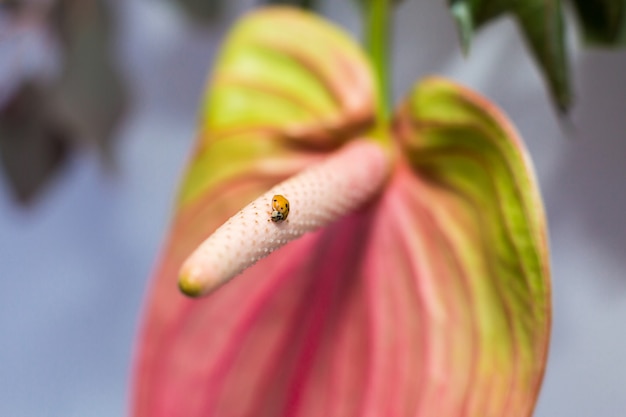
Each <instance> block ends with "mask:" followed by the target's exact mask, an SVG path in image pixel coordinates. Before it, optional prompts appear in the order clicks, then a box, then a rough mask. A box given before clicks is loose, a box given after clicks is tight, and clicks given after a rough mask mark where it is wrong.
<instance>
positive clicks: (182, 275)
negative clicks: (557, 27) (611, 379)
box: [133, 8, 550, 417]
mask: <svg viewBox="0 0 626 417" xmlns="http://www.w3.org/2000/svg"><path fill="white" fill-rule="evenodd" d="M379 94H380V92H379V87H378V86H377V83H376V82H375V81H374V76H373V71H372V69H371V67H370V64H369V62H368V59H367V58H366V57H365V55H364V54H363V53H362V52H361V51H360V49H359V48H358V47H357V46H356V45H355V44H354V43H353V42H352V41H351V40H350V39H349V38H348V36H347V35H345V34H344V33H343V32H342V31H341V30H340V29H338V28H336V27H334V26H333V25H331V24H330V23H328V22H326V21H324V20H322V19H321V18H318V17H316V16H315V15H312V14H308V13H305V12H301V11H297V10H294V9H289V8H268V9H261V10H258V11H255V12H253V13H251V14H249V15H247V16H246V17H244V18H243V19H242V20H241V21H240V22H239V24H238V25H237V26H236V27H235V28H234V29H233V31H232V32H231V33H230V35H229V36H228V39H227V41H226V42H225V45H224V47H223V50H222V53H221V56H220V58H219V60H218V63H217V66H216V68H215V70H214V73H213V76H212V79H211V82H210V85H209V87H208V93H207V95H206V99H205V101H204V103H203V105H202V110H201V114H200V116H201V117H200V126H199V129H198V142H197V147H196V150H195V152H194V155H193V158H192V160H191V163H190V166H189V169H188V172H187V175H186V178H185V180H184V183H183V186H182V190H181V193H180V196H179V200H178V206H177V212H176V216H175V218H174V222H173V225H172V229H171V233H170V236H169V239H168V241H167V243H166V245H165V249H164V251H163V255H162V258H161V262H160V264H159V266H158V268H157V270H156V273H155V276H154V281H153V287H152V288H151V291H150V294H149V299H148V304H147V309H146V313H145V314H146V315H145V321H144V327H143V331H142V334H141V336H140V340H139V346H138V355H137V367H136V376H135V381H134V393H133V415H134V416H136V417H159V416H164V417H165V416H167V417H172V416H184V417H196V416H198V417H199V416H219V417H237V416H272V417H276V416H298V417H300V416H315V417H319V416H325V417H327V416H328V417H330V416H340V417H352V416H354V417H356V416H386V417H395V416H398V417H399V416H437V417H444V416H477V417H478V416H480V417H485V416H506V417H516V416H528V415H530V414H531V413H532V410H533V407H534V404H535V401H536V398H537V394H538V390H539V387H540V384H541V380H542V375H543V371H544V367H545V363H546V353H547V345H548V338H549V325H550V294H549V271H548V260H547V244H546V236H545V228H546V226H545V221H544V215H543V209H542V205H541V201H540V198H539V195H538V192H537V186H536V182H535V180H534V177H533V173H532V169H531V166H530V161H529V160H528V157H527V155H526V151H525V150H524V148H523V145H522V143H521V142H520V140H519V139H518V137H517V135H516V133H515V131H514V129H513V128H512V126H511V125H510V124H509V122H508V121H507V120H506V118H505V117H504V116H503V115H502V114H501V113H500V112H499V111H498V110H497V109H496V108H495V107H494V106H493V105H492V104H490V103H489V102H487V101H486V100H485V99H484V98H481V97H479V96H478V95H477V94H475V93H473V92H471V91H469V90H467V89H466V88H463V87H461V86H459V85H456V84H454V83H452V82H450V81H447V80H444V79H440V78H429V79H426V80H425V81H422V82H421V83H418V84H417V85H416V86H415V87H414V88H413V89H412V90H411V91H410V92H409V94H408V95H407V97H406V99H405V100H404V101H403V102H402V103H401V104H400V106H399V107H398V109H397V111H396V113H395V116H394V117H393V119H392V120H391V121H390V122H388V121H386V120H385V119H384V118H383V117H381V115H380V112H379V111H378V110H377V106H376V103H377V102H378V101H377V100H379V97H378V95H379ZM275 195H279V196H282V197H281V198H280V201H282V202H283V203H285V201H287V202H288V203H289V207H288V209H287V208H286V207H285V206H283V207H280V208H276V207H273V203H272V200H273V197H274V196H275ZM279 209H280V210H282V211H281V213H283V212H284V214H281V216H275V219H274V220H277V221H273V220H272V216H273V214H272V213H273V211H278V210H279ZM287 210H288V212H287ZM177 286H178V287H179V288H180V289H181V290H182V291H178V288H177ZM183 293H185V294H186V295H189V296H191V297H187V296H186V295H185V294H183ZM203 295H207V296H206V297H201V296H203Z"/></svg>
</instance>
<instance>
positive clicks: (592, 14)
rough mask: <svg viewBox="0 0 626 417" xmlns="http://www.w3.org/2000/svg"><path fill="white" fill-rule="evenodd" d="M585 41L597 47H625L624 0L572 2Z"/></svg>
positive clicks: (579, 0) (625, 8) (625, 16)
mask: <svg viewBox="0 0 626 417" xmlns="http://www.w3.org/2000/svg"><path fill="white" fill-rule="evenodd" d="M572 2H573V4H574V8H575V9H576V12H577V14H578V18H579V20H580V22H581V26H582V30H583V34H584V36H585V40H586V41H587V42H589V43H590V44H598V45H606V46H613V45H621V46H624V45H626V1H625V0H572Z"/></svg>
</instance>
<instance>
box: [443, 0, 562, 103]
mask: <svg viewBox="0 0 626 417" xmlns="http://www.w3.org/2000/svg"><path fill="white" fill-rule="evenodd" d="M448 4H449V6H450V12H451V13H452V16H453V18H454V19H455V21H456V23H457V27H458V30H459V34H460V38H461V44H462V46H463V49H464V50H465V51H467V50H469V46H470V42H471V36H472V33H473V31H474V30H475V29H477V28H480V27H481V26H483V25H484V24H486V23H487V22H489V21H491V20H492V19H494V18H496V17H499V16H501V15H504V14H510V15H511V16H512V17H514V18H515V20H516V21H517V22H518V24H519V26H520V28H521V30H522V33H523V35H524V37H525V39H526V42H527V44H528V45H529V47H530V49H531V51H532V53H533V55H534V56H535V59H536V60H537V62H538V63H539V65H540V66H541V69H542V71H543V73H544V75H545V77H546V82H547V84H548V86H549V88H550V91H551V93H552V97H553V100H554V102H555V104H556V105H557V107H558V108H559V109H560V110H561V111H567V109H568V108H569V107H570V105H571V102H572V95H571V87H570V81H569V71H568V60H567V52H566V49H565V45H564V39H563V10H562V6H561V1H560V0H517V1H511V0H448Z"/></svg>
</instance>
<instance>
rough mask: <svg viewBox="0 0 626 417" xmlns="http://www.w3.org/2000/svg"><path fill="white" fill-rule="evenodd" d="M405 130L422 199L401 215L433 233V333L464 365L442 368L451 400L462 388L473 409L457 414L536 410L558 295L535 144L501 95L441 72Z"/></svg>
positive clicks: (414, 191)
mask: <svg viewBox="0 0 626 417" xmlns="http://www.w3.org/2000/svg"><path fill="white" fill-rule="evenodd" d="M395 131H396V132H397V136H398V138H399V139H400V143H401V145H400V146H401V147H402V153H403V154H404V155H405V157H406V161H407V163H406V164H407V167H406V168H405V169H406V170H410V173H411V175H407V177H410V178H411V179H410V180H407V182H411V184H409V185H407V186H406V187H405V190H404V192H403V193H402V195H404V198H405V199H406V200H413V201H414V204H412V205H411V204H409V205H407V204H399V205H397V206H395V211H393V212H391V214H392V217H393V218H396V217H399V224H406V223H407V222H410V221H413V222H417V223H418V224H419V228H420V231H416V233H413V234H412V236H411V237H409V236H408V235H405V237H404V239H405V240H406V239H414V240H415V239H418V237H417V236H422V237H423V236H428V238H427V239H425V241H424V244H419V245H416V247H419V248H425V249H427V250H428V252H426V253H422V250H419V251H417V252H414V259H415V262H416V263H418V264H421V267H422V268H426V270H427V271H429V273H428V274H427V275H426V276H425V277H422V278H421V279H419V281H420V282H421V284H420V285H421V291H423V292H425V294H423V298H424V300H425V301H424V304H425V306H426V307H427V308H426V309H425V311H426V312H427V314H426V317H423V318H422V319H423V320H425V321H427V322H428V323H429V324H430V326H431V329H432V330H431V332H430V333H429V335H427V336H426V340H428V341H429V343H430V344H433V346H436V347H437V348H436V350H437V351H438V352H439V355H442V356H443V357H446V355H447V359H443V358H440V359H441V360H442V365H441V366H444V365H443V364H444V363H449V364H450V363H454V364H455V365H454V366H452V367H449V368H447V367H445V366H444V368H445V371H444V370H442V369H437V367H436V366H435V369H434V371H436V372H435V375H445V379H446V380H447V381H448V383H449V384H450V386H451V387H454V391H456V393H455V394H454V395H453V396H452V397H450V398H449V400H448V401H446V403H447V404H448V405H450V404H453V403H454V398H456V401H460V400H461V398H463V402H462V404H463V408H462V409H463V410H464V411H463V413H461V414H458V413H457V414H454V413H453V414H448V415H468V416H505V415H506V416H529V415H530V414H531V413H532V410H533V408H534V404H535V401H536V398H537V394H538V390H539V387H540V385H541V380H542V377H543V372H544V369H545V364H546V355H547V350H548V340H549V332H550V311H551V305H550V284H549V283H550V281H549V262H548V248H547V241H546V226H545V218H544V213H543V207H542V203H541V200H540V197H539V193H538V189H537V184H536V181H535V179H534V174H533V171H532V167H531V165H530V162H529V159H528V156H527V154H526V151H525V149H524V148H523V146H522V144H521V142H520V140H519V139H518V137H517V134H516V133H515V131H514V129H513V128H512V126H511V125H510V123H509V122H508V121H507V120H506V118H505V117H504V116H503V115H502V114H501V113H500V112H499V111H498V110H497V109H496V108H495V107H494V106H493V105H492V104H490V103H489V102H487V101H486V100H485V99H483V98H481V97H478V96H477V95H476V94H475V93H473V92H471V91H469V90H467V89H464V88H462V87H460V86H458V85H455V84H453V83H451V82H449V81H446V80H443V79H438V78H431V79H428V80H426V81H423V82H421V83H420V84H418V85H417V86H416V87H415V89H414V90H413V91H412V92H411V94H410V95H409V97H408V98H407V99H406V101H405V102H404V104H403V105H402V106H401V107H400V108H399V111H398V115H397V118H396V121H395ZM398 213H400V214H398ZM407 256H410V255H407ZM424 263H425V265H426V266H424ZM442 267H443V268H447V269H448V270H444V271H441V272H438V271H437V268H442ZM446 323H449V324H446ZM453 324H454V326H453ZM445 352H447V353H445ZM427 363H428V364H429V365H430V366H433V363H432V362H430V361H429V362H427ZM424 365H426V363H425V364H424ZM435 379H436V378H435ZM433 389H434V388H433ZM463 392H465V394H464V395H461V394H462V393H463ZM426 415H431V414H426ZM433 415H435V414H433ZM439 415H442V414H439Z"/></svg>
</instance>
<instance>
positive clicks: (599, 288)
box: [0, 0, 626, 417]
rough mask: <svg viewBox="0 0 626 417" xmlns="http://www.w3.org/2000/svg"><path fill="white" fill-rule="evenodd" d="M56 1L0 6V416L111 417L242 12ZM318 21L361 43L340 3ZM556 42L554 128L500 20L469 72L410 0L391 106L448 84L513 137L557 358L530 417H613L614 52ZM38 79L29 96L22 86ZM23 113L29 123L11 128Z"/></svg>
mask: <svg viewBox="0 0 626 417" xmlns="http://www.w3.org/2000/svg"><path fill="white" fill-rule="evenodd" d="M58 1H60V2H61V3H63V5H64V7H68V8H69V9H68V10H69V11H68V10H65V11H64V12H62V13H58V14H57V15H55V16H53V19H50V16H49V15H48V11H49V10H50V7H51V5H52V3H54V1H53V0H39V1H32V2H30V3H31V6H32V7H31V8H30V9H29V10H28V13H20V14H19V16H20V18H19V19H14V18H9V16H10V15H9V13H14V12H15V7H18V6H17V4H18V3H19V2H16V1H9V0H1V1H0V108H2V109H3V110H2V111H0V124H1V125H2V128H0V156H1V157H2V164H3V169H4V171H3V172H2V175H0V415H2V416H12V417H32V416H38V417H46V416H60V417H61V416H62V417H73V416H76V417H84V416H90V417H99V416H102V417H105V416H106V417H111V416H124V415H126V413H127V408H128V402H129V399H128V391H129V390H128V387H129V374H130V369H131V362H132V355H133V354H132V351H133V343H134V335H135V332H136V330H137V327H138V324H139V317H140V316H139V314H140V311H141V307H142V303H143V299H144V294H145V291H146V288H147V284H148V278H149V276H150V273H151V270H152V267H153V265H154V263H155V260H156V258H157V256H158V252H159V248H160V245H161V242H162V240H163V238H164V236H165V233H166V231H167V227H168V222H169V219H170V216H171V214H172V206H173V201H174V197H175V193H176V188H177V184H178V182H179V180H180V177H181V174H182V170H183V167H184V164H185V162H186V160H187V158H188V155H189V153H190V150H191V146H192V143H193V140H194V130H195V122H196V112H197V107H198V101H199V99H200V95H201V93H202V90H203V87H204V85H205V81H206V77H207V74H208V71H209V70H210V67H211V65H212V60H213V58H214V57H215V54H216V48H217V47H218V45H219V42H220V40H221V38H222V36H223V35H224V33H225V31H226V29H227V28H228V26H229V25H230V24H231V23H232V22H233V21H234V20H235V19H236V17H237V16H238V15H239V14H240V13H242V12H243V11H244V10H245V9H248V8H250V7H252V6H253V5H254V3H255V2H254V1H251V0H248V1H243V0H237V1H230V2H226V3H227V4H226V6H225V7H224V8H223V10H221V14H220V16H219V18H217V19H213V20H212V21H211V18H210V16H211V14H210V13H209V14H208V15H206V16H209V17H208V18H207V19H209V23H208V24H205V23H206V22H201V21H199V19H198V18H197V17H198V16H200V15H199V14H198V13H195V14H194V15H195V16H196V18H190V15H189V14H187V13H186V12H185V11H184V9H183V8H181V7H180V3H187V6H190V5H191V7H193V4H194V1H193V0H186V1H176V0H125V1H122V0H117V1H115V0H110V1H106V0H101V1H96V0H89V1H85V0H73V1H72V0H58ZM195 3H196V6H197V4H198V3H199V2H195ZM320 5H321V10H322V12H323V14H325V15H326V16H328V17H329V18H331V19H332V20H335V21H337V22H339V23H340V24H341V25H343V26H344V27H346V28H347V29H349V30H351V31H353V32H355V33H360V32H359V30H360V27H359V16H358V14H357V11H356V9H355V8H354V5H353V4H352V3H351V2H348V1H331V0H326V1H321V2H320ZM57 9H58V8H57ZM57 9H55V10H57ZM210 12H212V11H210ZM51 22H52V23H51ZM571 32H572V31H570V33H568V42H569V43H570V45H571V46H572V48H573V51H574V53H573V55H572V57H571V64H572V71H573V82H574V89H575V93H576V103H575V106H574V108H573V111H572V112H571V114H570V116H569V117H568V118H563V119H561V118H559V116H558V114H557V113H556V112H555V110H554V107H553V106H552V104H551V101H550V98H549V96H548V93H547V89H546V88H545V86H544V82H543V78H542V77H541V74H540V72H539V70H538V68H537V66H536V65H535V63H534V62H533V61H532V58H531V57H530V55H529V54H528V53H527V52H526V50H525V45H524V43H523V41H522V40H521V38H520V36H519V33H518V30H517V28H516V26H515V25H514V23H513V22H512V21H511V20H507V19H501V20H498V21H497V22H495V23H494V24H490V25H489V26H488V27H486V28H485V29H484V30H482V31H480V32H479V34H478V35H477V37H476V38H475V40H474V42H473V45H472V50H471V54H470V55H469V56H468V57H467V58H464V57H463V55H462V53H461V51H460V47H459V43H458V39H457V32H456V28H455V27H454V24H453V22H452V20H451V18H450V15H449V13H448V12H447V10H446V7H445V2H444V1H437V0H433V1H416V0H407V1H405V2H404V3H403V4H401V5H400V6H398V8H397V9H396V30H395V40H396V41H395V51H394V61H395V63H394V67H393V72H394V92H395V97H396V99H397V100H398V99H400V98H401V97H402V95H403V92H405V91H407V89H408V88H409V87H410V86H411V84H412V83H413V82H414V81H415V80H417V79H418V78H421V77H424V76H426V75H430V74H435V73H436V74H443V75H446V76H449V77H451V78H453V79H455V80H457V81H459V82H462V83H464V84H466V85H468V86H470V87H471V88H473V89H475V90H477V91H479V92H481V93H482V94H483V95H486V96H487V97H489V98H490V99H491V100H493V101H494V102H496V103H497V104H498V105H499V106H501V107H502V108H503V109H504V111H505V112H506V113H507V114H508V115H509V116H510V118H511V119H512V120H513V122H514V123H515V124H516V126H517V128H518V129H519V131H520V133H521V135H522V137H523V138H524V139H525V141H526V143H527V146H528V148H529V151H530V153H531V156H532V158H533V160H534V162H535V165H536V169H537V174H538V177H539V182H540V185H541V189H542V192H543V197H544V200H545V204H546V208H547V214H548V220H549V225H550V237H551V246H552V261H553V295H554V318H553V324H554V325H553V339H552V344H551V351H550V357H549V361H548V368H547V373H546V378H545V382H544V386H543V390H542V392H541V395H540V398H539V403H538V407H537V412H536V414H535V415H536V416H537V417H552V416H555V415H563V416H569V417H577V416H580V417H583V416H584V417H587V416H623V415H626V395H625V394H626V358H625V357H624V352H626V332H625V331H624V323H626V274H625V272H626V256H624V255H625V253H626V250H625V249H626V222H625V221H624V216H625V215H626V192H625V188H626V185H625V184H626V181H625V180H626V164H625V163H624V159H625V157H626V114H625V109H626V83H625V82H624V80H623V78H624V74H626V52H619V51H617V52H616V51H610V50H597V49H596V50H581V49H579V47H578V46H577V45H579V44H580V40H579V39H577V35H576V34H575V33H571ZM93 45H97V46H98V48H99V49H98V50H100V51H105V52H106V54H104V55H103V54H95V53H94V48H93ZM68 62H69V63H71V64H72V65H71V66H70V65H69V64H68ZM94 67H95V68H96V69H95V70H94ZM103 68H104V69H106V71H104V70H102V72H101V73H98V71H99V70H101V69H103ZM94 71H95V72H96V73H97V74H96V75H97V77H98V78H97V79H98V82H97V83H91V82H90V80H91V79H90V78H89V77H90V76H92V75H89V74H93V73H94ZM33 76H36V77H37V79H39V80H41V82H38V83H30V82H29V83H27V84H26V85H25V84H24V82H23V81H24V80H25V79H30V78H31V77H33ZM81 94H82V95H81ZM84 95H87V96H88V97H98V100H97V102H96V103H93V101H92V102H90V101H89V100H87V99H85V97H84ZM16 97H17V98H19V99H16ZM33 106H34V107H33ZM33 108H34V109H36V110H32V109H33ZM24 109H30V110H28V111H29V113H28V114H29V115H30V116H32V114H33V112H34V114H36V117H35V118H34V119H33V120H34V121H31V122H29V123H27V124H24V123H19V121H20V120H24V119H22V118H23V117H25V116H24V113H23V112H24V111H25V110H24ZM3 118H4V119H3ZM29 120H30V119H29ZM59 120H61V121H62V122H59ZM63 120H65V122H63ZM12 138H13V139H12ZM18 138H19V139H20V140H17V139H18ZM33 150H35V151H33ZM25 167H26V168H28V169H26V170H25Z"/></svg>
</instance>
